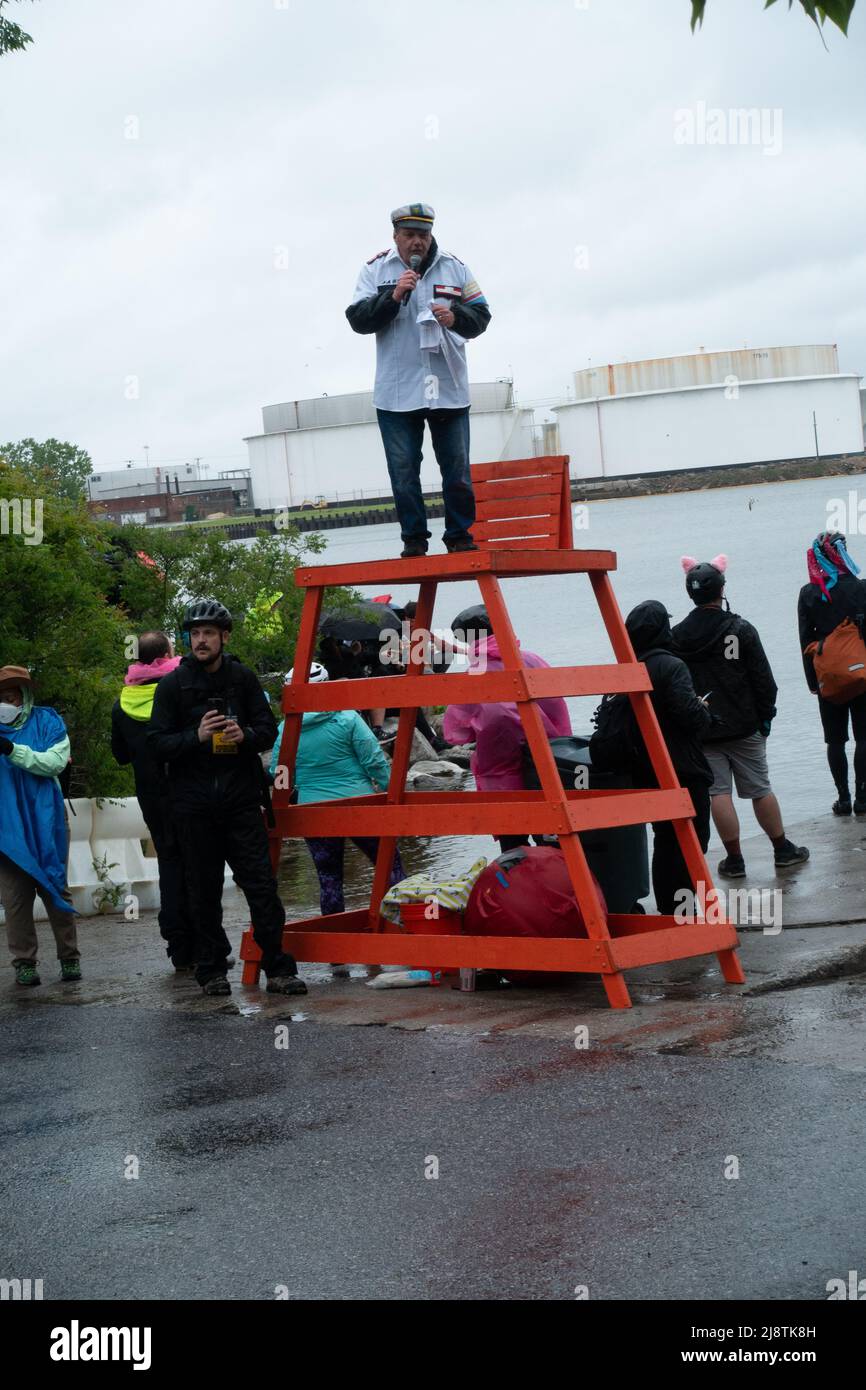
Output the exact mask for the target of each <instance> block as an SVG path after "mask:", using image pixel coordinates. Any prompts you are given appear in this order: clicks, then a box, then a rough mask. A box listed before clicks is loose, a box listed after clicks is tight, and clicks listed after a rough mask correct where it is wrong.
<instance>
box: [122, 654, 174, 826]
mask: <svg viewBox="0 0 866 1390" xmlns="http://www.w3.org/2000/svg"><path fill="white" fill-rule="evenodd" d="M156 684H157V682H156V681H147V682H144V683H143V685H142V687H140V688H141V689H148V690H149V689H150V687H151V686H156ZM154 693H155V692H154ZM148 727H149V725H148V720H146V719H134V718H133V717H132V715H130V714H127V713H126V711H125V710H123V709H121V705H120V700H115V702H114V705H113V706H112V710H111V752H112V754H113V756H114V760H115V762H117V763H119V764H120V766H121V767H126V766H128V765H129V763H132V772H133V776H134V777H135V794H136V796H137V797H138V799H139V801H142V800H144V801H147V800H153V799H156V798H162V797H164V796H166V794H167V792H168V784H167V782H166V778H165V767H164V765H163V764H162V763H160V762H159V761H158V760H157V759H156V758H155V757H154V755H153V750H152V749H151V748H150V747H149V746H148V742H147V730H148Z"/></svg>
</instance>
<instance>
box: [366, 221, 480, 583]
mask: <svg viewBox="0 0 866 1390" xmlns="http://www.w3.org/2000/svg"><path fill="white" fill-rule="evenodd" d="M433 218H434V212H433V209H432V208H431V207H430V206H429V205H428V204H427V203H410V204H407V206H405V207H401V208H396V209H395V211H394V212H392V213H391V222H392V225H393V227H394V243H395V245H394V249H393V250H391V251H380V252H379V253H378V255H376V256H373V257H372V259H371V260H369V261H368V262H367V264H366V265H365V266H364V267H363V268H362V270H361V274H360V276H359V278H358V283H357V286H356V287H355V295H354V298H353V300H352V303H351V304H350V305H349V308H348V309H347V310H346V317H347V319H348V320H349V323H350V324H351V325H352V327H353V328H354V330H355V332H356V333H375V334H376V385H375V389H374V391H373V404H374V405H375V407H376V414H377V416H378V418H379V429H380V431H381V434H382V443H383V444H384V446H385V456H386V458H387V461H388V473H389V475H390V478H391V489H392V491H393V494H394V504H395V506H396V508H397V516H398V518H399V521H400V532H401V535H402V537H403V550H402V558H403V559H410V558H411V557H413V556H416V555H426V553H427V542H428V540H429V539H430V532H429V531H428V530H427V513H426V511H425V508H424V498H423V496H422V493H421V446H422V443H423V440H424V421H425V420H426V421H427V422H428V424H429V426H430V436H431V438H432V441H433V452H434V454H435V455H436V462H437V463H438V464H439V469H440V472H441V474H442V495H443V498H444V501H445V536H444V540H445V548H446V550H449V551H457V550H476V549H477V547H476V545H475V542H474V541H473V539H472V536H471V533H470V527H471V526H472V523H473V521H474V520H475V495H474V493H473V491H472V479H471V476H470V472H469V374H468V371H467V368H466V348H465V342H466V339H467V338H477V337H479V336H480V334H482V333H483V332H484V330H485V328H486V327H487V325H488V323H489V322H490V309H489V308H488V305H487V300H486V299H485V298H484V295H483V294H482V293H481V290H480V288H479V286H478V283H477V282H476V280H475V279H474V278H473V276H472V272H471V271H470V270H469V267H468V266H466V265H464V264H463V262H462V261H460V260H458V259H457V257H456V256H452V255H450V254H449V253H448V252H447V251H440V250H439V247H438V246H437V244H436V239H435V237H434V236H433Z"/></svg>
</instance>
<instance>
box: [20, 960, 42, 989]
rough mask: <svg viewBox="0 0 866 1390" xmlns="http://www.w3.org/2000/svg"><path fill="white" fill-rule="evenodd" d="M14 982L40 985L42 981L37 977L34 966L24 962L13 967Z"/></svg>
mask: <svg viewBox="0 0 866 1390" xmlns="http://www.w3.org/2000/svg"><path fill="white" fill-rule="evenodd" d="M15 983H16V985H41V984H42V981H41V980H40V978H39V974H38V972H37V969H36V966H35V965H28V964H27V963H26V962H25V963H24V964H21V965H16V967H15Z"/></svg>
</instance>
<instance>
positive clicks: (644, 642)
mask: <svg viewBox="0 0 866 1390" xmlns="http://www.w3.org/2000/svg"><path fill="white" fill-rule="evenodd" d="M626 628H627V629H628V635H629V637H630V638H631V642H632V646H633V647H634V650H635V655H636V656H637V659H638V661H642V662H644V664H645V665H646V668H647V671H648V672H649V676H650V680H651V681H652V683H653V688H652V695H651V696H650V699H651V700H652V703H653V708H654V710H655V712H656V717H657V718H658V721H659V724H660V726H661V731H662V734H663V736H664V740H665V743H666V744H667V746H668V752H669V753H670V755H671V762H672V763H673V765H674V768H675V770H676V774H677V777H678V778H679V780H680V782H682V783H683V784H685V783H687V782H705V783H706V784H707V786H709V784H710V783H711V782H712V780H713V776H712V772H711V771H710V765H709V763H708V762H707V760H706V758H705V757H704V755H703V753H702V752H701V740H702V738H703V737H704V735H705V734H706V731H707V730H708V729H709V727H710V725H711V723H712V717H711V715H710V714H709V712H708V711H707V708H706V706H705V705H702V704H701V702H700V700H699V699H698V697H697V695H696V694H695V688H694V686H693V685H692V678H691V676H690V675H689V672H688V667H687V666H686V664H685V662H683V661H681V660H680V659H679V657H677V656H674V655H673V654H672V653H671V652H670V651H669V650H668V649H669V648H670V645H671V625H670V619H669V618H668V614H667V609H666V608H665V606H664V604H663V603H658V602H657V601H656V600H655V599H649V600H648V601H647V602H646V603H639V604H638V605H637V607H636V608H634V609H632V611H631V613H629V615H628V618H627V619H626ZM653 649H654V650H653ZM643 762H644V765H643V766H642V767H638V768H636V769H635V774H636V776H638V777H639V778H640V780H641V781H644V779H647V785H649V786H653V785H655V778H654V777H653V774H652V767H651V765H650V762H649V759H648V758H646V757H645V758H644V760H643Z"/></svg>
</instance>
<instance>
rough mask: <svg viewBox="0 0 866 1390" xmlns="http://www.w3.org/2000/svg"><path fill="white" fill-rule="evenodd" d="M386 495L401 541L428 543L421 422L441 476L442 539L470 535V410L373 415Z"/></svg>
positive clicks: (472, 497) (379, 412)
mask: <svg viewBox="0 0 866 1390" xmlns="http://www.w3.org/2000/svg"><path fill="white" fill-rule="evenodd" d="M376 414H377V415H378V417H379V429H380V431H381V434H382V443H383V444H384V446H385V457H386V459H387V460H388V474H389V476H390V479H391V491H392V492H393V494H394V505H395V506H396V508H397V517H398V520H399V522H400V534H401V535H402V537H403V540H404V541H408V540H427V539H428V537H429V535H430V532H429V531H428V530H427V513H426V511H425V510H424V498H423V496H422V493H421V458H422V454H421V445H422V443H423V441H424V421H425V420H426V421H427V422H428V423H429V425H430V436H431V438H432V440H433V452H434V454H435V455H436V462H437V463H438V464H439V471H440V473H441V474H442V496H443V498H444V501H445V539H446V541H455V540H459V539H461V538H462V537H463V536H466V535H468V534H469V528H470V526H471V525H472V523H473V521H474V520H475V494H474V493H473V491H472V478H471V475H470V472H469V407H468V406H466V407H465V408H464V409H463V410H377V411H376Z"/></svg>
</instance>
